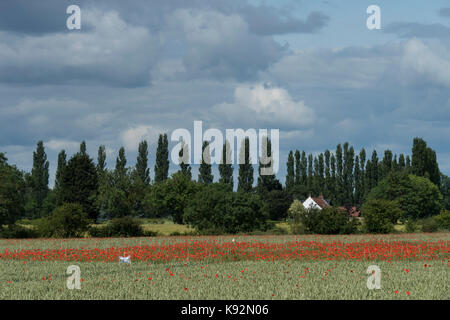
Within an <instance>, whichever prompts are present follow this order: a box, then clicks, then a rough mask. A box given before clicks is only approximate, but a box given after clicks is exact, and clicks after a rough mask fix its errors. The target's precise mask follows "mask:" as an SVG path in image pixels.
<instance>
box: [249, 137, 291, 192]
mask: <svg viewBox="0 0 450 320" xmlns="http://www.w3.org/2000/svg"><path fill="white" fill-rule="evenodd" d="M261 151H262V152H261V156H260V158H259V168H258V173H259V176H258V182H257V192H258V193H259V194H261V195H264V194H266V193H267V192H270V191H273V190H282V189H283V187H282V185H281V183H280V181H278V179H277V178H276V176H275V173H274V171H273V159H272V143H271V141H270V139H269V138H268V137H267V136H265V137H263V138H262V140H261ZM291 152H292V151H291Z"/></svg>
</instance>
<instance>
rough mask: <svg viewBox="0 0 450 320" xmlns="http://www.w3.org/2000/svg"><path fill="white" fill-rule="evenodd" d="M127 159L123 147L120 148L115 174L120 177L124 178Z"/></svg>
mask: <svg viewBox="0 0 450 320" xmlns="http://www.w3.org/2000/svg"><path fill="white" fill-rule="evenodd" d="M126 166H127V158H126V157H125V149H124V147H120V149H119V155H118V156H117V158H116V174H117V175H118V176H120V177H124V176H125V174H126V170H127V169H126Z"/></svg>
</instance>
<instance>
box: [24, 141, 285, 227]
mask: <svg viewBox="0 0 450 320" xmlns="http://www.w3.org/2000/svg"><path fill="white" fill-rule="evenodd" d="M263 143H264V145H265V147H267V148H268V149H269V150H270V149H271V144H270V140H268V139H267V140H264V142H263ZM249 149H250V142H249V139H245V140H244V143H242V146H241V150H240V152H242V156H244V159H245V161H244V163H243V164H240V165H239V177H238V186H237V190H238V191H242V192H250V191H252V190H253V182H254V168H253V165H252V164H251V161H250V155H249V154H250V152H249ZM186 150H187V145H184V144H183V146H182V148H181V149H180V152H179V161H180V163H179V165H180V168H179V171H178V172H179V173H180V174H182V175H184V176H187V177H188V178H189V179H192V173H191V166H190V164H189V162H188V161H183V159H185V160H188V158H184V157H183V152H186ZM206 154H209V144H208V142H204V143H203V152H202V162H201V164H200V166H199V174H198V182H199V183H202V184H205V185H208V184H210V183H213V180H214V176H213V174H212V168H211V164H210V161H205V158H204V156H205V155H206ZM270 154H271V152H270V151H269V152H268V156H270ZM230 156H231V150H230V147H229V143H228V141H226V143H225V144H224V145H223V160H224V161H223V163H222V164H219V173H220V178H219V182H220V183H223V184H227V185H229V186H230V189H231V190H233V184H234V181H233V172H234V168H233V166H232V164H230V161H227V159H229V157H230ZM268 165H270V164H268ZM268 165H267V164H266V165H265V166H268ZM261 166H262V167H264V165H261ZM168 178H169V146H168V139H167V135H166V134H161V135H160V136H159V139H158V146H157V150H156V162H155V167H154V181H153V184H158V183H162V182H164V181H166V180H167V179H168ZM24 180H25V185H26V190H27V191H26V192H25V194H26V196H25V198H26V199H25V205H24V215H23V216H24V217H28V218H37V217H41V216H46V215H48V214H50V213H51V212H52V210H54V208H55V207H57V206H59V205H62V204H63V203H72V202H76V203H80V204H82V205H83V209H84V211H85V212H86V213H88V214H89V216H90V217H91V218H94V219H96V218H98V216H99V214H100V215H101V214H102V212H104V213H107V215H108V217H114V216H121V215H124V214H125V215H126V214H128V213H129V212H138V213H142V212H143V211H145V208H143V207H144V206H145V203H144V202H145V198H146V194H148V193H149V190H150V188H149V187H150V185H151V183H152V181H151V178H150V168H149V167H148V143H147V141H145V140H144V141H141V142H140V143H139V148H138V155H137V159H136V165H135V166H134V167H127V159H126V155H125V149H124V148H123V147H121V148H120V149H119V152H118V156H117V158H116V163H115V168H114V170H109V169H107V164H106V148H105V146H104V145H101V146H100V147H99V148H98V154H97V161H96V163H94V160H93V159H92V158H91V157H90V156H89V155H88V154H87V152H86V143H85V142H84V141H83V142H82V143H81V145H80V150H79V152H77V153H76V154H74V155H73V156H72V157H71V158H70V159H67V153H66V151H65V150H62V151H61V152H60V153H59V154H58V164H57V169H56V175H55V183H54V188H53V189H50V188H49V161H48V160H47V155H46V152H45V148H44V144H43V142H42V141H39V142H38V143H37V148H36V151H35V152H33V168H32V170H31V172H30V173H25V174H24ZM272 180H275V175H271V176H264V177H263V178H261V177H260V178H258V184H259V185H261V184H264V183H269V184H273V182H272ZM275 183H276V184H277V186H278V187H277V188H278V189H281V188H282V186H281V184H280V183H279V182H278V181H277V180H276V182H275ZM147 207H148V206H147Z"/></svg>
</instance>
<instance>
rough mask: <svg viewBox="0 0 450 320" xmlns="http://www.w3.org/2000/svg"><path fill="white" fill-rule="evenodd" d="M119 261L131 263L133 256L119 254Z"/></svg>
mask: <svg viewBox="0 0 450 320" xmlns="http://www.w3.org/2000/svg"><path fill="white" fill-rule="evenodd" d="M119 263H128V264H131V256H128V257H121V256H119Z"/></svg>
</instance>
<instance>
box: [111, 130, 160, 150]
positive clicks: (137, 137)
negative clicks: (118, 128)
mask: <svg viewBox="0 0 450 320" xmlns="http://www.w3.org/2000/svg"><path fill="white" fill-rule="evenodd" d="M161 132H162V130H160V129H157V128H155V127H152V126H145V125H140V126H137V127H134V128H129V129H127V130H125V131H123V132H122V133H121V134H120V138H121V140H122V143H123V144H124V146H125V149H127V150H130V151H136V150H137V149H138V147H139V143H140V142H141V141H142V140H147V142H148V143H150V144H154V143H155V142H156V141H158V136H159V134H160V133H161Z"/></svg>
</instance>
